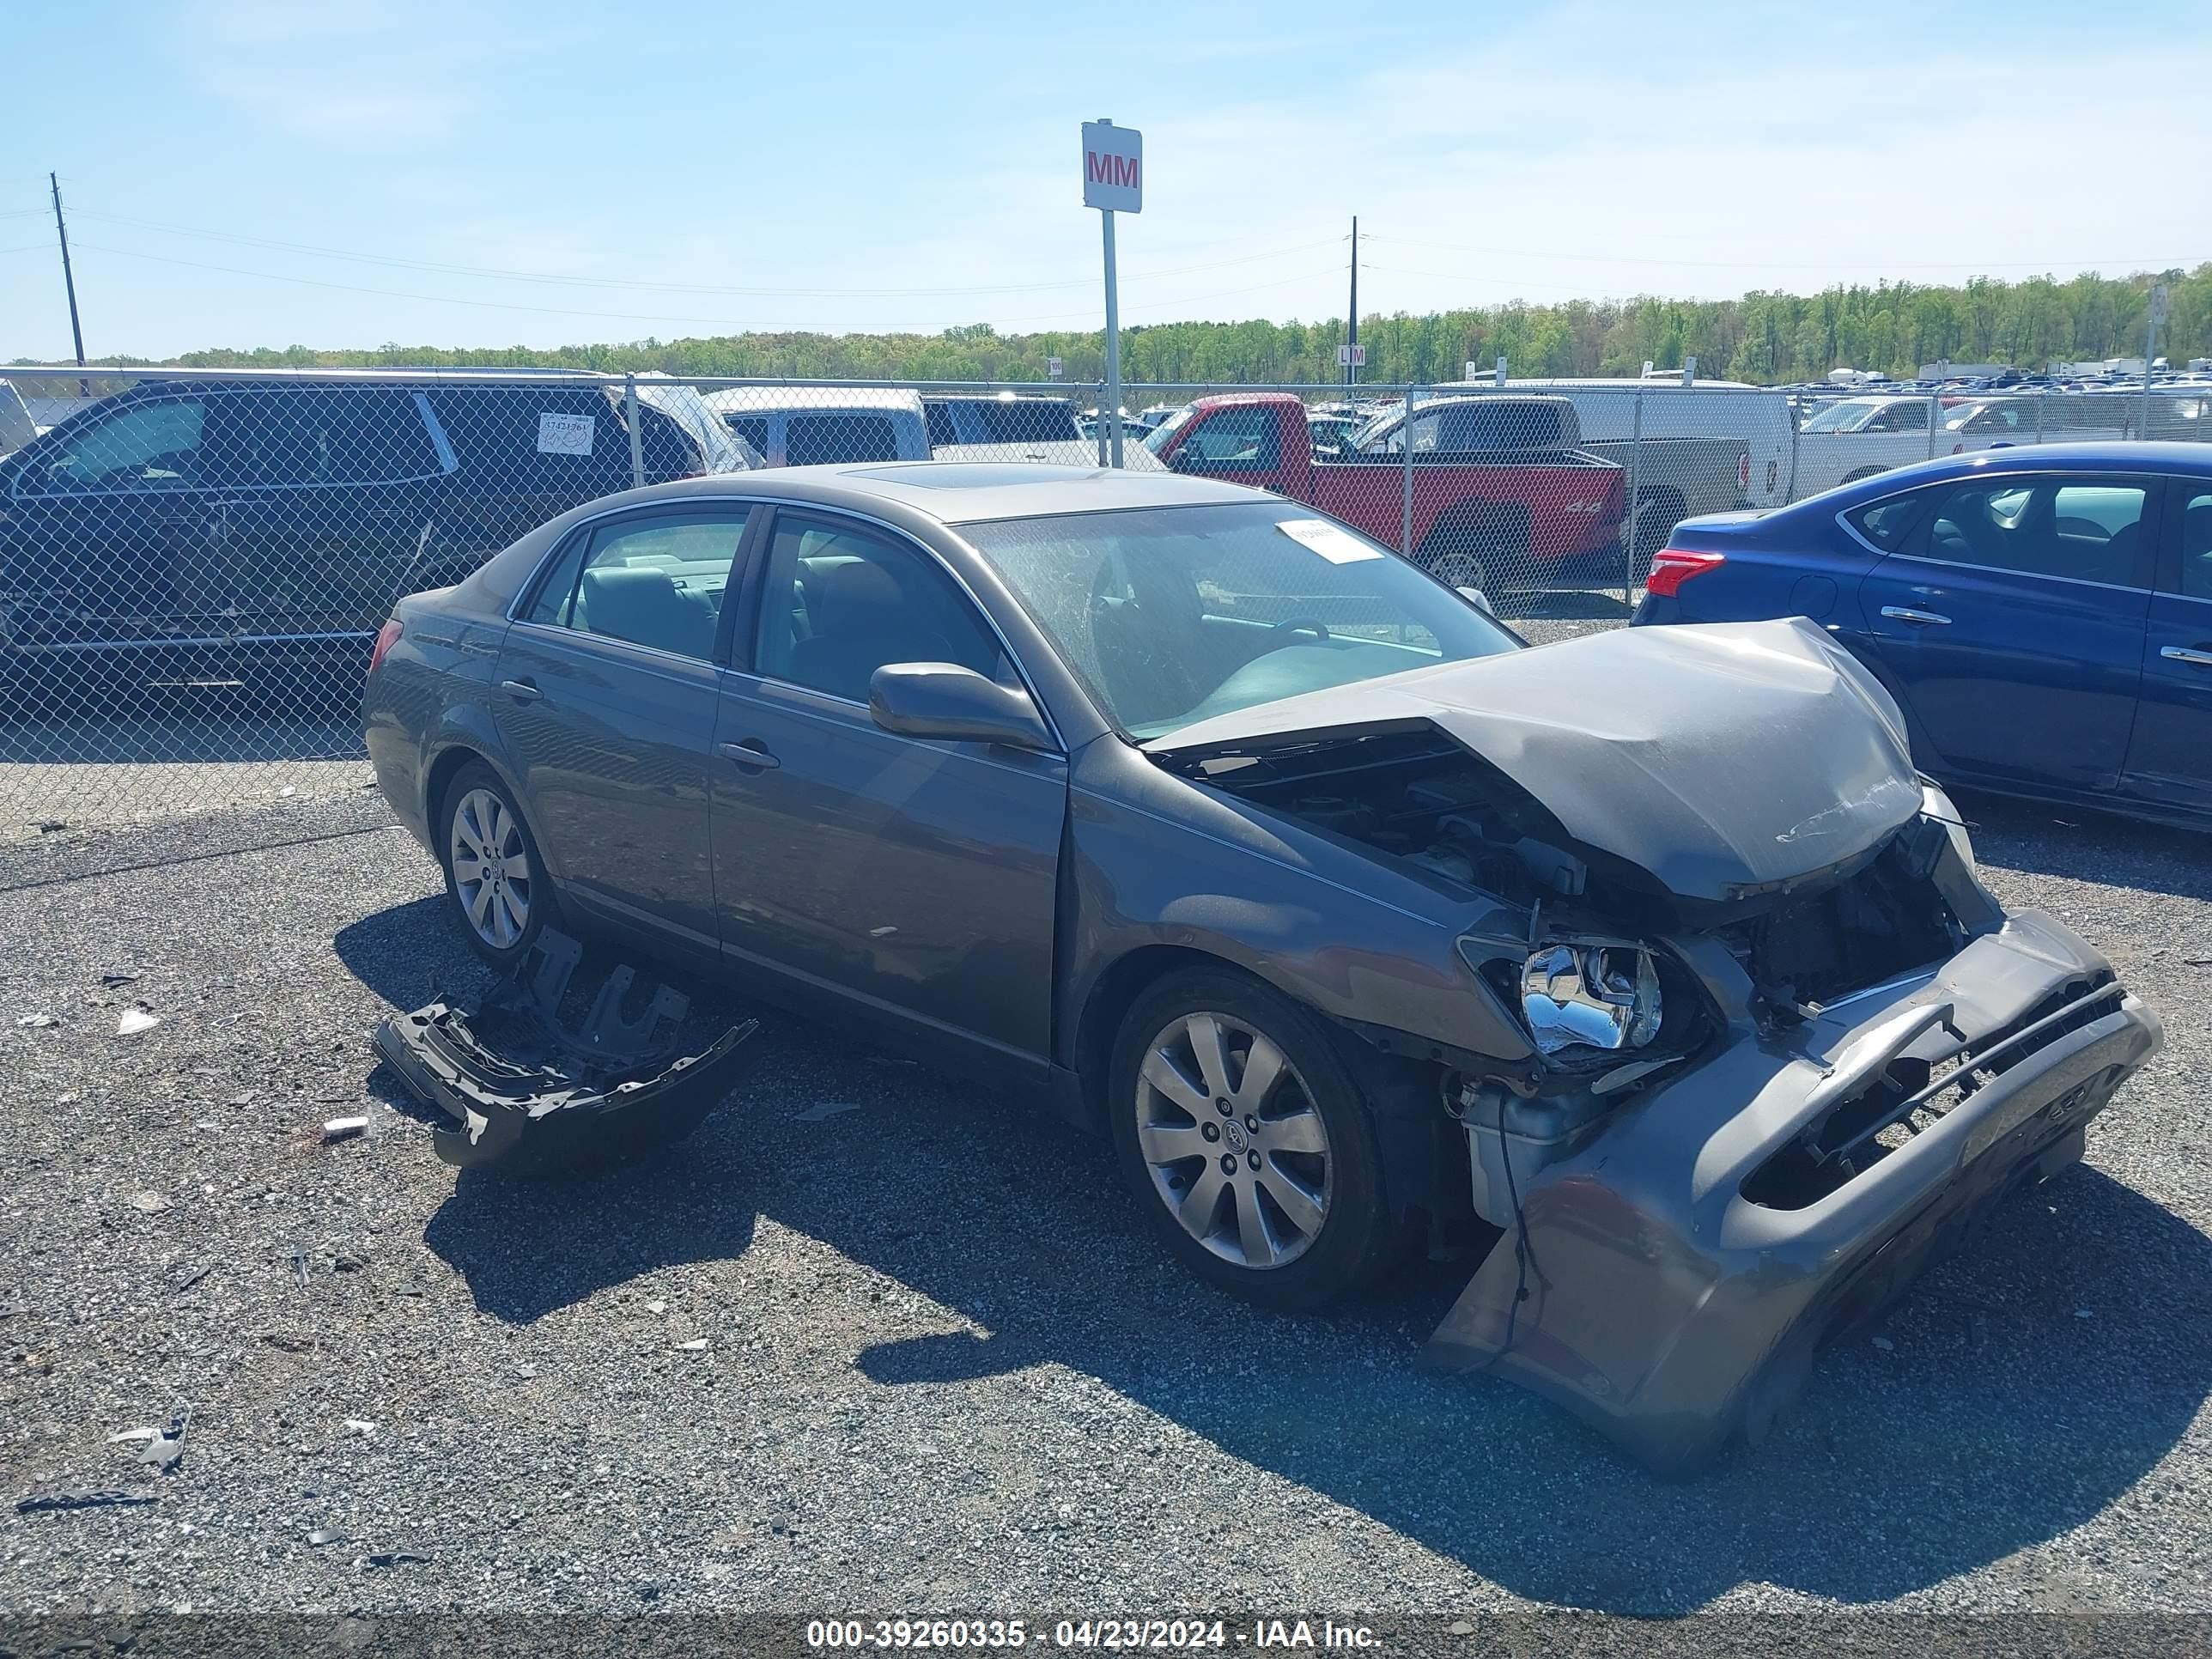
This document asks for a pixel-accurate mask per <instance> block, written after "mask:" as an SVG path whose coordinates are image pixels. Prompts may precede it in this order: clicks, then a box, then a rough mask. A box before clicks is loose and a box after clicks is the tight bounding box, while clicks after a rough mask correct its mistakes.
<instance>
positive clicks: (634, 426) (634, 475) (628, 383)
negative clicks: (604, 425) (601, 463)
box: [623, 374, 645, 489]
mask: <svg viewBox="0 0 2212 1659" xmlns="http://www.w3.org/2000/svg"><path fill="white" fill-rule="evenodd" d="M623 419H624V420H626V421H628V422H629V487H630V488H631V489H642V488H643V487H644V484H645V435H644V433H643V432H642V431H641V429H640V428H639V426H638V423H637V376H636V375H635V374H625V375H623Z"/></svg>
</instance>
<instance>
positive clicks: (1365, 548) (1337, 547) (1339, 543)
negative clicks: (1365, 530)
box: [1275, 519, 1383, 564]
mask: <svg viewBox="0 0 2212 1659" xmlns="http://www.w3.org/2000/svg"><path fill="white" fill-rule="evenodd" d="M1275 528H1276V529H1278V530H1279V531H1281V532H1283V534H1285V536H1288V537H1289V538H1291V540H1292V541H1294V542H1300V543H1303V544H1304V545H1306V546H1308V547H1310V548H1311V549H1313V550H1314V551H1315V552H1316V553H1318V554H1320V555H1321V556H1322V557H1323V558H1324V559H1327V560H1328V562H1330V563H1331V564H1357V563H1358V562H1359V561H1360V560H1362V559H1379V558H1381V557H1382V556H1383V550H1382V549H1381V548H1379V547H1370V546H1369V545H1368V544H1366V543H1365V542H1363V541H1361V540H1360V539H1359V538H1358V537H1357V536H1355V535H1353V534H1352V532H1350V531H1348V530H1346V529H1345V528H1344V527H1343V526H1341V525H1334V524H1331V523H1330V522H1329V521H1328V520H1327V519H1286V520H1284V521H1283V522H1282V523H1280V524H1279V525H1277V526H1275Z"/></svg>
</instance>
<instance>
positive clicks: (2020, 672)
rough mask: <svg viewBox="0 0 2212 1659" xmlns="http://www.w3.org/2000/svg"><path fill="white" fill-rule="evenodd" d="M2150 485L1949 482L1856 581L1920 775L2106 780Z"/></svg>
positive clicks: (2148, 549) (2136, 663)
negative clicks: (1929, 749)
mask: <svg viewBox="0 0 2212 1659" xmlns="http://www.w3.org/2000/svg"><path fill="white" fill-rule="evenodd" d="M2156 511H2157V501H2156V489H2155V483H2154V481H2153V480H2149V479H2147V478H2145V477H2142V476H2140V475H2136V476H2121V477H2086V476H2071V477H2053V476H2051V475H2047V474H2046V475H2029V474H2018V473H2015V474H2010V475H2005V476H2001V477H1988V478H1983V479H1977V480H1975V481H1973V482H1972V483H1963V484H1957V485H1954V486H1951V487H1950V488H1949V489H1947V490H1946V491H1944V492H1943V493H1942V495H1939V497H1938V498H1937V500H1936V503H1935V505H1934V507H1932V509H1931V510H1930V511H1929V513H1927V515H1926V518H1925V520H1924V522H1923V524H1922V525H1921V526H1919V527H1918V528H1917V530H1915V531H1914V532H1913V534H1912V538H1911V540H1910V541H1909V542H1908V543H1907V544H1906V546H1905V550H1903V551H1902V552H1899V553H1895V554H1892V555H1891V556H1889V557H1887V558H1886V559H1884V560H1883V561H1882V562H1881V563H1880V564H1878V565H1876V566H1875V568H1874V569H1873V570H1872V571H1870V572H1869V573H1868V574H1867V576H1866V579H1865V580H1863V582H1862V583H1861V584H1860V588H1859V605H1860V608H1861V610H1862V611H1863V613H1864V622H1865V627H1866V632H1867V634H1868V635H1869V636H1870V638H1871V640H1872V642H1873V648H1874V650H1875V652H1876V653H1878V654H1879V656H1880V657H1881V662H1882V665H1883V666H1884V667H1885V668H1886V669H1887V671H1888V676H1887V677H1888V678H1889V680H1890V682H1891V684H1893V686H1894V687H1895V689H1896V690H1898V692H1899V695H1900V696H1901V697H1902V698H1903V700H1904V701H1905V702H1906V703H1907V704H1908V705H1910V708H1911V712H1912V714H1914V715H1915V716H1916V717H1917V722H1918V729H1919V731H1920V732H1921V733H1922V734H1923V735H1924V737H1925V738H1927V740H1928V741H1929V743H1930V744H1932V745H1933V746H1934V749H1935V750H1936V752H1935V753H1934V754H1932V755H1929V756H1925V757H1923V764H1925V765H1927V766H1928V767H1929V769H1930V770H1933V771H1938V772H1943V773H1945V774H1946V775H1951V776H1959V777H1972V778H1978V779H1982V780H1984V781H1988V782H1990V783H1993V784H1996V785H1998V786H2002V785H2005V784H2007V783H2009V782H2015V781H2016V782H2020V783H2022V784H2026V785H2034V786H2045V785H2048V784H2050V783H2053V782H2056V783H2057V784H2058V785H2060V786H2061V787H2065V788H2069V789H2080V790H2084V791H2098V790H2109V789H2111V788H2112V787H2114V786H2115V785H2117V784H2118V781H2119V776H2120V770H2121V767H2122V765H2123V763H2124V761H2125V759H2126V757H2127V750H2128V733H2129V731H2130V727H2131V726H2133V725H2134V723H2135V714H2136V688H2137V686H2138V684H2140V682H2141V680H2142V641H2143V625H2144V618H2145V616H2146V614H2147V612H2148V609H2149V605H2150V593H2149V586H2150V569H2151V565H2152V556H2153V544H2154V541H2155V536H2154V533H2153V528H2152V527H2153V526H2155V524H2156V522H2157V518H2156Z"/></svg>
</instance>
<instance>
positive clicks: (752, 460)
mask: <svg viewBox="0 0 2212 1659" xmlns="http://www.w3.org/2000/svg"><path fill="white" fill-rule="evenodd" d="M0 376H4V378H0V886H5V885H9V884H13V883H15V881H17V880H18V879H28V878H39V872H40V871H41V870H43V869H45V868H46V867H47V866H46V865H44V864H41V863H40V861H39V860H37V859H36V858H35V857H27V856H19V855H23V854H26V853H27V848H28V847H29V846H30V844H32V843H36V842H40V841H41V839H42V838H46V837H52V836H57V835H59V836H63V837H64V839H73V838H74V837H73V836H72V833H71V832H78V831H87V830H89V831H116V830H123V829H130V828H131V827H133V826H137V827H138V829H140V831H141V835H140V841H139V842H138V843H137V844H138V845H141V846H150V847H151V848H153V849H154V850H153V852H152V853H151V854H147V856H160V855H161V848H162V847H164V846H166V845H169V844H172V843H173V844H174V845H177V846H184V845H186V844H189V845H191V846H193V847H196V848H197V847H200V846H204V845H208V844H210V832H209V831H208V829H207V824H206V822H205V819H206V815H212V814H220V813H222V811H225V810H226V809H231V810H234V809H240V808H246V807H254V806H265V805H277V804H287V805H295V806H296V807H298V808H300V809H301V811H302V814H303V816H302V817H301V824H302V825H303V826H305V827H307V828H313V826H315V825H319V824H329V823H346V822H351V821H356V820H357V821H359V822H361V823H375V822H381V821H382V813H381V809H380V805H378V803H376V802H375V800H374V797H373V795H371V794H370V793H369V791H368V784H369V776H368V766H367V763H366V761H365V760H364V758H363V756H362V744H361V737H360V732H359V728H358V724H357V707H358V700H359V693H360V688H361V684H362V677H363V674H364V671H365V670H366V668H367V666H368V660H369V657H370V653H371V652H372V649H373V647H374V640H375V637H376V634H377V631H378V629H379V628H380V625H381V623H383V621H384V619H385V617H386V615H387V614H388V612H389V611H390V608H391V605H392V601H393V600H394V599H397V598H398V597H399V596H400V595H402V594H404V593H408V592H416V591H419V590H421V589H423V588H427V587H433V586H441V585H443V584H445V583H448V582H451V581H454V580H459V578H461V577H462V576H464V575H465V574H467V573H468V572H469V571H471V570H472V569H474V568H476V567H477V565H478V564H480V563H482V562H483V560H485V559H486V558H488V557H489V556H490V555H492V554H493V553H495V552H496V551H498V550H500V549H501V548H502V547H504V546H506V545H507V544H509V543H511V542H512V541H513V540H514V539H515V538H517V537H519V536H520V535H521V534H522V533H523V532H526V531H527V530H529V529H530V528H532V526H536V525H538V524H540V523H542V522H544V520H547V519H549V518H551V517H553V516H555V515H556V514H558V513H562V512H564V511H566V510H568V508H570V507H575V506H578V505H580V504H581V503H583V502H585V501H590V500H592V499H595V498H597V497H599V496H602V495H610V494H612V493H614V492H616V491H618V490H622V489H629V488H631V487H633V486H635V485H638V484H649V483H660V482H664V481H666V480H670V479H675V478H683V477H697V476H702V475H710V474H717V473H724V472H734V471H747V470H750V469H752V468H758V467H769V468H774V467H779V466H786V465H794V466H795V465H810V464H814V463H823V462H864V461H906V460H926V459H939V460H957V461H969V462H981V463H1019V464H1039V463H1045V464H1048V463H1059V464H1063V465H1084V466H1096V465H1104V464H1106V460H1107V456H1108V451H1109V434H1108V432H1107V431H1106V429H1105V427H1106V424H1107V415H1108V412H1107V411H1104V410H1101V409H1100V407H1099V403H1100V399H1099V396H1098V392H1099V388H1097V387H1095V386H1054V385H1036V384H1028V385H1023V386H969V385H963V386H950V385H918V386H894V385H886V384H882V383H872V384H858V383H844V384H839V383H829V382H818V381H810V382H762V381H742V382H741V381H717V380H674V379H670V378H667V377H665V376H659V375H635V376H619V375H595V374H575V373H569V372H565V371H556V372H541V373H529V372H499V373H493V372H488V371H475V370H430V371H422V372H395V371H390V370H381V369H380V370H375V371H369V370H359V371H349V370H314V371H297V372H286V373H269V372H261V373H250V374H249V373H239V372H229V371H193V370H167V369H163V370H146V371H142V372H137V373H125V372H122V371H117V370H98V369H95V370H83V369H77V368H8V369H5V370H0ZM1123 391H1124V398H1123V410H1122V414H1123V427H1124V443H1123V447H1122V465H1123V466H1124V467H1125V468H1126V469H1127V470H1131V471H1160V472H1169V471H1172V472H1177V473H1182V474H1184V475H1186V476H1190V477H1209V478H1218V479H1221V480H1224V481H1226V482H1231V483H1241V484H1246V485H1250V486H1253V487H1255V488H1259V489H1269V490H1273V491H1274V492H1276V493H1278V494H1280V495H1285V496H1287V497H1290V498H1291V499H1293V500H1297V501H1304V502H1306V503H1308V504H1309V505H1310V506H1311V507H1313V508H1314V509H1315V511H1316V513H1318V514H1321V515H1324V516H1326V517H1328V518H1331V519H1334V520H1340V522H1342V523H1345V524H1347V525H1349V526H1352V527H1353V528H1355V529H1357V530H1358V531H1360V532H1364V534H1366V535H1368V536H1370V537H1372V538H1375V539H1376V540H1377V541H1380V542H1382V543H1383V544H1386V545H1388V546H1390V547H1392V548H1395V549H1396V550H1399V551H1400V552H1401V553H1402V554H1404V555H1405V556H1407V557H1409V558H1412V559H1413V560H1415V561H1417V562H1419V563H1421V564H1422V565H1424V566H1425V567H1426V568H1429V569H1431V570H1432V571H1434V572H1436V573H1437V574H1438V575H1440V576H1442V577H1443V578H1444V579H1445V580H1449V581H1451V582H1453V583H1455V585H1462V586H1475V587H1480V589H1482V590H1483V592H1485V593H1486V595H1487V596H1488V597H1489V598H1490V599H1491V601H1492V604H1493V605H1495V606H1496V608H1497V609H1498V611H1500V613H1501V614H1503V615H1504V616H1505V617H1507V618H1509V619H1510V620H1511V621H1512V622H1513V623H1515V625H1516V627H1519V628H1520V629H1522V631H1523V632H1524V633H1526V634H1528V635H1529V636H1530V637H1532V638H1534V639H1537V640H1540V641H1541V640H1545V639H1549V638H1553V637H1558V636H1559V635H1563V634H1570V633H1574V632H1578V631H1587V630H1588V629H1590V628H1593V627H1601V626H1611V625H1617V624H1618V623H1620V622H1622V621H1624V620H1626V617H1627V615H1628V612H1629V610H1630V608H1631V607H1632V605H1633V603H1634V600H1635V599H1636V597H1637V589H1638V583H1639V581H1640V580H1641V577H1642V574H1643V572H1644V570H1645V569H1646V568H1648V566H1649V563H1650V557H1651V555H1652V554H1653V552H1655V551H1656V550H1657V549H1658V548H1659V547H1661V546H1662V545H1663V544H1665V542H1666V539H1667V537H1668V533H1669V532H1671V531H1672V529H1673V528H1674V525H1675V524H1676V523H1677V522H1679V521H1680V520H1681V519H1683V518H1685V517H1686V516H1689V515H1692V514H1695V513H1707V512H1713V511H1718V510H1725V509H1729V508H1734V507H1773V506H1779V505H1782V504H1784V503H1785V502H1788V501H1795V500H1798V499H1801V498H1802V497H1803V496H1805V495H1811V494H1814V493H1816V492H1818V491H1820V490H1822V489H1828V488H1830V487H1832V486H1833V485H1835V484H1838V483H1847V482H1850V481H1852V480H1854V479H1857V478H1859V477H1865V476H1867V475H1869V473H1872V472H1876V471H1885V470H1887V469H1888V468H1891V467H1894V466H1899V465H1906V464H1908V463H1910V462H1912V461H1917V460H1923V459H1929V458H1930V457H1932V456H1936V455H1941V454H1948V453H1959V452H1963V451H1966V450H1972V449H1978V448H1983V447H1990V446H1991V445H1995V444H2000V443H2036V442H2051V441H2061V440H2067V439H2081V438H2130V437H2136V436H2140V435H2146V434H2147V435H2150V436H2154V437H2191V438H2199V437H2203V436H2206V435H2212V389H2207V390H2203V391H2189V390H2184V389H2171V390H2168V389H2156V390H2154V391H2153V392H2150V393H2149V394H2148V395H2146V394H2145V393H2143V392H2142V391H2140V390H2137V391H2136V392H2126V393H2119V392H2115V393H2111V394H2091V395H2065V394H2045V395H2016V394H2010V393H2003V392H1989V393H1978V392H1977V393H1966V394H1942V395H1939V394H1934V393H1903V394H1896V393H1879V392H1872V393H1837V394H1834V395H1832V396H1830V395H1826V394H1807V393H1802V392H1784V391H1777V390H1770V389H1765V388H1758V387H1750V386H1732V385H1727V384H1721V383H1711V382H1699V383H1696V384H1692V385H1680V384H1675V383H1673V382H1670V381H1653V380H1647V381H1641V382H1638V381H1541V382H1540V381H1508V382H1504V383H1502V384H1501V383H1498V382H1497V381H1496V380H1486V381H1480V382H1469V383H1466V384H1463V385H1447V386H1414V387H1405V386H1392V387H1375V386H1359V387H1351V388H1347V387H1344V386H1279V387H1254V386H1199V385H1189V386H1125V387H1124V388H1123ZM310 808H312V809H313V812H309V811H307V809H310ZM318 813H319V816H315V814H318ZM349 815H350V816H349ZM195 816H199V817H202V819H203V822H202V823H200V824H199V825H197V826H196V827H195V828H194V829H192V831H191V834H189V835H187V834H185V833H184V832H183V830H184V826H183V821H184V820H185V819H188V818H191V817H195ZM240 822H241V823H245V820H241V821H240ZM269 833H270V832H269V829H268V827H267V823H266V820H265V815H258V816H256V817H253V818H252V827H251V828H250V829H249V828H241V829H240V831H239V834H240V835H241V836H250V837H252V838H261V837H264V836H267V835H268V834H269ZM149 835H150V836H151V840H150V841H149V840H148V839H147V837H148V836H149ZM212 841H213V843H214V844H217V845H220V844H222V836H221V834H220V833H219V832H216V833H214V834H213V836H212ZM133 856H134V857H136V856H138V855H136V854H134V855H133ZM95 859H96V855H95ZM25 872H29V873H28V874H25Z"/></svg>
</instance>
